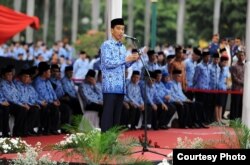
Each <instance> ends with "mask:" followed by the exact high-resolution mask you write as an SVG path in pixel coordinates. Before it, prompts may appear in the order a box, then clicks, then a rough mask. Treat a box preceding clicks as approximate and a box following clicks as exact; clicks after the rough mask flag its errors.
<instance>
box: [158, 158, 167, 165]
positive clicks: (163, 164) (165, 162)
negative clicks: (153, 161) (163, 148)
mask: <svg viewBox="0 0 250 165" xmlns="http://www.w3.org/2000/svg"><path fill="white" fill-rule="evenodd" d="M158 165H170V163H169V162H168V160H167V159H166V158H164V159H163V160H162V162H161V163H158Z"/></svg>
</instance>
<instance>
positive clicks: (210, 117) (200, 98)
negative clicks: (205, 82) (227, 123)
mask: <svg viewBox="0 0 250 165" xmlns="http://www.w3.org/2000/svg"><path fill="white" fill-rule="evenodd" d="M213 97H214V95H213V94H210V93H202V92H197V93H196V94H195V101H197V102H200V103H202V106H203V108H204V118H205V122H206V123H207V124H210V123H212V122H214V99H213Z"/></svg>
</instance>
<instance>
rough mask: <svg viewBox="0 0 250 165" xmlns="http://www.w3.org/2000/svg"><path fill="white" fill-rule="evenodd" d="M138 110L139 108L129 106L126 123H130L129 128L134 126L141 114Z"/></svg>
mask: <svg viewBox="0 0 250 165" xmlns="http://www.w3.org/2000/svg"><path fill="white" fill-rule="evenodd" d="M140 112H141V111H140V110H139V108H136V107H130V109H129V118H128V123H129V124H131V128H135V126H137V125H138V123H139V120H140V114H141V113H140Z"/></svg>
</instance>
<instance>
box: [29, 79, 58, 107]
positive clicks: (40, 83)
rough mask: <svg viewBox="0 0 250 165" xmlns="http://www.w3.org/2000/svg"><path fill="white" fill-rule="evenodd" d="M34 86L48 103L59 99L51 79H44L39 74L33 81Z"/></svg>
mask: <svg viewBox="0 0 250 165" xmlns="http://www.w3.org/2000/svg"><path fill="white" fill-rule="evenodd" d="M33 85H34V88H35V89H36V91H37V93H38V94H39V96H40V97H41V98H43V99H44V100H45V101H46V102H47V103H52V102H53V101H55V100H57V96H56V93H55V91H54V89H53V87H52V85H51V83H50V81H49V80H44V79H42V78H41V77H40V76H38V77H37V78H36V79H35V80H34V82H33Z"/></svg>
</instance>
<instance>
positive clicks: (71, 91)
mask: <svg viewBox="0 0 250 165" xmlns="http://www.w3.org/2000/svg"><path fill="white" fill-rule="evenodd" d="M61 81H62V86H63V90H64V92H65V93H67V94H68V95H69V96H70V97H72V98H76V97H77V93H76V90H75V84H74V82H73V81H72V80H70V79H68V77H64V78H63V79H62V80H61Z"/></svg>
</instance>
